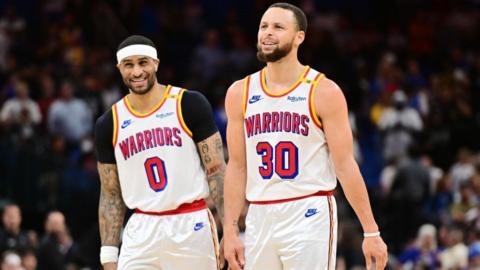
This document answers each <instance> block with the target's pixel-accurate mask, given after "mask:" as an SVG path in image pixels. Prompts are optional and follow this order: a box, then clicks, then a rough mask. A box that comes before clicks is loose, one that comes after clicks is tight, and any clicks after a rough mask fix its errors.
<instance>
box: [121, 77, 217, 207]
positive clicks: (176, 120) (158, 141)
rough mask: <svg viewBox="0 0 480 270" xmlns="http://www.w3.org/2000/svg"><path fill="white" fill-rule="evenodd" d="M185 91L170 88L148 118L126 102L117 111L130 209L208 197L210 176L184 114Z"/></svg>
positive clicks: (124, 193)
mask: <svg viewBox="0 0 480 270" xmlns="http://www.w3.org/2000/svg"><path fill="white" fill-rule="evenodd" d="M184 91H185V90H182V89H180V88H177V87H172V86H167V88H166V89H165V95H164V97H163V99H162V101H161V102H160V103H159V105H158V106H157V107H156V108H155V109H153V110H152V111H151V112H149V113H146V114H139V113H138V112H135V111H134V110H133V109H132V108H131V106H130V104H129V102H128V98H127V97H125V98H123V99H122V100H120V101H119V102H117V103H116V104H115V105H114V106H113V108H112V112H113V118H114V132H113V133H114V136H113V137H114V138H113V145H114V151H115V159H116V163H117V168H118V174H119V179H120V185H121V189H122V196H123V200H124V201H125V204H126V205H127V206H128V207H129V208H131V209H132V208H137V209H140V210H142V211H156V212H158V211H165V210H170V209H175V208H177V207H178V206H179V205H181V204H183V203H189V202H193V201H196V200H198V199H203V198H206V197H207V196H208V185H207V181H206V175H205V172H204V170H203V169H202V166H201V161H200V158H199V156H198V153H197V149H196V145H195V142H194V141H193V139H192V133H191V131H190V130H189V129H188V127H187V126H186V125H185V123H184V120H183V117H182V113H181V106H180V101H181V97H182V95H183V92H184ZM179 164H181V167H180V166H179Z"/></svg>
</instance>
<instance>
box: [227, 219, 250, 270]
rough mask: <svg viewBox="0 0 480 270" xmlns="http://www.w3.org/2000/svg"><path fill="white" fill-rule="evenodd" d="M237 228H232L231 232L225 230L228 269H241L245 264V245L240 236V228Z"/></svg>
mask: <svg viewBox="0 0 480 270" xmlns="http://www.w3.org/2000/svg"><path fill="white" fill-rule="evenodd" d="M230 230H231V229H230ZM235 230H236V231H232V230H231V232H228V231H227V230H226V229H224V230H223V231H224V232H225V234H224V236H223V239H224V240H225V241H223V243H224V245H223V249H224V253H225V259H226V260H227V261H228V269H231V270H241V269H243V267H244V266H245V253H244V252H245V247H244V246H243V243H242V240H241V239H240V237H239V236H238V228H236V229H235Z"/></svg>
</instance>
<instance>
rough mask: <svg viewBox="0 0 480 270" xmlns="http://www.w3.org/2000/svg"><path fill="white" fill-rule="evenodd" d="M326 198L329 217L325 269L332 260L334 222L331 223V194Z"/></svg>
mask: <svg viewBox="0 0 480 270" xmlns="http://www.w3.org/2000/svg"><path fill="white" fill-rule="evenodd" d="M327 200H328V213H329V217H330V235H329V237H328V263H327V265H328V266H327V269H330V263H331V260H332V252H333V250H332V249H333V237H334V235H333V233H334V232H333V228H334V224H333V202H332V197H331V196H328V197H327Z"/></svg>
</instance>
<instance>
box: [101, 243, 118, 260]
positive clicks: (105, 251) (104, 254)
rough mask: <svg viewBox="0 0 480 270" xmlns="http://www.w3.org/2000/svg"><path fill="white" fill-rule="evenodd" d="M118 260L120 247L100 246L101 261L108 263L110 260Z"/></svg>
mask: <svg viewBox="0 0 480 270" xmlns="http://www.w3.org/2000/svg"><path fill="white" fill-rule="evenodd" d="M117 261H118V247H114V246H102V247H101V248H100V263H101V264H106V263H109V262H117Z"/></svg>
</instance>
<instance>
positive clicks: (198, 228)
mask: <svg viewBox="0 0 480 270" xmlns="http://www.w3.org/2000/svg"><path fill="white" fill-rule="evenodd" d="M203 227H205V224H203V222H198V223H195V226H194V227H193V230H194V231H198V230H200V229H202V228H203Z"/></svg>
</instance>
